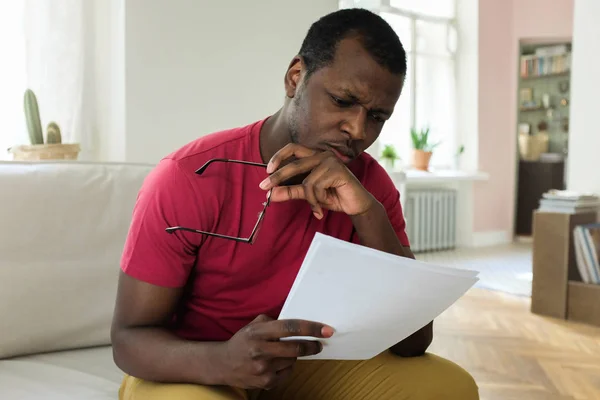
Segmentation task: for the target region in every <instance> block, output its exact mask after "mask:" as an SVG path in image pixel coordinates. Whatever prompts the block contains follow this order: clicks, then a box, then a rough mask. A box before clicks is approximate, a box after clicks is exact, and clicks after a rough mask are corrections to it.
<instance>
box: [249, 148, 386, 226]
mask: <svg viewBox="0 0 600 400" xmlns="http://www.w3.org/2000/svg"><path fill="white" fill-rule="evenodd" d="M292 156H293V157H296V158H297V160H296V161H293V162H291V163H289V164H287V165H285V166H283V167H281V168H280V169H279V170H277V168H278V167H279V166H280V165H281V163H282V162H283V161H285V160H287V159H288V158H290V157H292ZM273 171H275V172H273ZM267 172H268V173H272V174H271V175H270V176H269V177H268V178H267V179H265V180H264V181H263V182H261V184H260V187H261V188H262V189H264V190H269V189H271V188H273V192H272V194H271V201H275V202H281V201H287V200H295V199H303V200H306V201H308V203H309V204H310V205H311V208H312V211H313V214H314V215H315V217H317V218H319V219H320V218H322V217H323V208H326V209H329V210H332V211H340V212H344V213H346V214H348V215H351V216H352V215H360V214H363V213H365V212H367V211H368V210H369V209H370V208H371V207H372V206H373V205H374V204H375V203H376V202H377V201H376V200H375V198H374V197H373V195H372V194H371V193H369V192H368V191H367V190H366V189H365V188H364V187H363V186H362V185H361V183H360V182H359V180H358V179H357V178H356V177H355V176H354V175H353V174H352V172H350V170H349V169H348V168H347V167H346V166H345V165H344V163H343V162H342V161H341V160H340V159H339V158H338V157H336V156H335V155H334V153H333V152H331V151H316V150H312V149H308V148H306V147H304V146H301V145H298V144H294V143H292V144H288V145H287V146H285V147H284V148H282V149H281V150H279V151H278V152H277V153H275V155H274V156H273V157H272V158H271V160H270V161H269V163H268V165H267ZM307 172H310V173H309V175H308V176H307V177H306V178H305V179H304V181H303V182H302V184H301V185H294V186H285V187H278V185H279V184H281V183H282V182H285V181H286V180H288V179H290V178H292V177H294V176H296V175H300V174H303V173H307Z"/></svg>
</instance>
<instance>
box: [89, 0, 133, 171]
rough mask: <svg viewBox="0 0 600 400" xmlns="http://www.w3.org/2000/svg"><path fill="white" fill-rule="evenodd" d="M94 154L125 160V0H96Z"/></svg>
mask: <svg viewBox="0 0 600 400" xmlns="http://www.w3.org/2000/svg"><path fill="white" fill-rule="evenodd" d="M93 12H94V16H93V19H94V25H95V26H94V28H95V29H94V32H95V38H94V39H95V40H94V46H93V47H94V50H93V54H94V66H95V70H94V74H93V76H94V85H93V86H94V90H93V93H94V95H95V96H94V102H95V106H96V107H95V123H94V125H93V126H94V128H93V129H94V138H95V139H96V142H95V143H94V145H95V154H94V157H95V158H96V159H98V160H102V161H124V160H125V139H126V135H125V0H95V1H94V7H93Z"/></svg>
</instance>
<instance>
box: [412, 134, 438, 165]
mask: <svg viewBox="0 0 600 400" xmlns="http://www.w3.org/2000/svg"><path fill="white" fill-rule="evenodd" d="M410 136H411V139H412V143H413V167H415V168H416V169H418V170H421V171H428V170H429V161H430V160H431V155H432V154H433V149H434V148H436V147H437V146H438V145H439V144H440V143H439V142H436V143H430V142H429V128H425V129H421V130H417V129H415V128H411V130H410Z"/></svg>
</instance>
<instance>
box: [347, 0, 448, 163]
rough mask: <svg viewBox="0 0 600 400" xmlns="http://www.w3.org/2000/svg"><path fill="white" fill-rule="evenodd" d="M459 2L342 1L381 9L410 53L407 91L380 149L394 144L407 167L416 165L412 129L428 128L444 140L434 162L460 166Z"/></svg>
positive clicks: (384, 129)
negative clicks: (458, 123) (413, 155)
mask: <svg viewBox="0 0 600 400" xmlns="http://www.w3.org/2000/svg"><path fill="white" fill-rule="evenodd" d="M455 1H456V0H387V1H385V0H381V1H370V2H365V1H356V0H355V1H354V2H352V1H343V2H341V3H340V5H341V6H342V7H351V6H355V7H368V8H370V9H372V10H373V11H375V12H378V13H379V15H381V17H382V18H384V19H385V20H386V21H387V22H388V23H389V24H390V25H391V26H392V28H393V29H394V31H395V32H396V33H397V34H398V36H399V37H400V40H401V41H402V44H403V45H404V48H405V50H406V52H407V62H408V72H407V76H406V82H405V84H404V89H403V91H402V95H401V96H400V100H399V101H398V103H397V104H396V109H395V111H394V114H393V116H392V117H391V118H390V120H388V121H387V122H386V124H385V126H384V128H383V130H382V133H381V136H380V138H379V148H383V146H384V145H386V144H392V145H394V146H395V147H396V149H397V151H398V153H399V155H400V157H401V158H402V163H403V164H404V165H410V164H411V158H412V141H411V137H410V130H411V128H412V127H414V128H416V129H417V130H420V129H423V128H427V127H428V128H430V137H431V139H432V140H433V141H439V142H440V144H439V146H438V147H436V149H435V151H434V154H433V157H432V159H431V165H432V166H433V167H438V168H453V167H455V154H456V151H457V140H456V109H455V104H456V87H455V83H456V82H455V81H456V79H455V55H454V52H455V49H456V46H457V44H456V26H455V25H456V21H455ZM349 3H353V4H349ZM362 3H368V4H362ZM373 155H375V156H378V154H373Z"/></svg>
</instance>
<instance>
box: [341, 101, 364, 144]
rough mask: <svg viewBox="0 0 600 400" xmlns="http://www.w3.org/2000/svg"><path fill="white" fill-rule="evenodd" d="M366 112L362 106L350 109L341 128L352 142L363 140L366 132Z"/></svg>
mask: <svg viewBox="0 0 600 400" xmlns="http://www.w3.org/2000/svg"><path fill="white" fill-rule="evenodd" d="M367 118H368V113H367V110H366V109H365V108H364V107H362V106H356V107H352V109H351V110H349V113H348V116H347V117H346V123H345V124H344V127H343V128H342V129H343V130H344V131H345V132H346V133H348V135H349V136H350V139H352V140H364V139H365V137H366V133H367V132H366V131H367Z"/></svg>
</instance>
